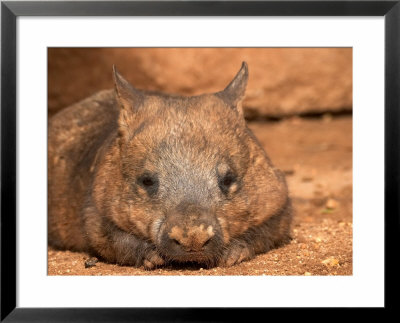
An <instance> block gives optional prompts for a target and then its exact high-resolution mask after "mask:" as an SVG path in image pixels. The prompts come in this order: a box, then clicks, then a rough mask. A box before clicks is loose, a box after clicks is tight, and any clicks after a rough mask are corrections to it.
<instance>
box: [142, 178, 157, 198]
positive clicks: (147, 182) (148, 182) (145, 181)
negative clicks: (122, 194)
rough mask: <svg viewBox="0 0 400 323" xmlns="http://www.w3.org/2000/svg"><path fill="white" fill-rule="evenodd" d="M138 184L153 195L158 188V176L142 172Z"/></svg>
mask: <svg viewBox="0 0 400 323" xmlns="http://www.w3.org/2000/svg"><path fill="white" fill-rule="evenodd" d="M138 184H139V185H140V186H142V187H143V188H144V189H145V190H146V191H147V193H148V194H149V195H154V194H155V193H156V192H157V190H158V178H157V176H156V175H151V174H144V175H142V176H140V177H139V178H138Z"/></svg>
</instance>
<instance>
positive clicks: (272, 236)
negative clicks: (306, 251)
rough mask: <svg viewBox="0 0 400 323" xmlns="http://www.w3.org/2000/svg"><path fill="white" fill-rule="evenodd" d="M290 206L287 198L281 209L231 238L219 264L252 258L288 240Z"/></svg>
mask: <svg viewBox="0 0 400 323" xmlns="http://www.w3.org/2000/svg"><path fill="white" fill-rule="evenodd" d="M291 218H292V208H291V203H290V200H288V201H287V202H286V204H285V206H284V207H283V208H282V210H281V211H280V212H279V213H278V214H276V215H274V216H272V217H271V218H269V219H268V220H266V221H265V222H264V223H262V224H261V225H259V226H257V227H252V228H250V229H249V230H247V231H246V232H245V233H244V234H243V235H242V236H240V237H238V238H237V239H234V240H232V242H231V243H230V244H229V245H228V246H227V247H226V249H225V251H224V253H223V256H222V257H221V259H220V261H219V263H218V264H219V266H222V267H230V266H233V265H235V264H238V263H240V262H242V261H245V260H249V259H252V258H254V256H255V255H256V254H259V253H263V252H267V251H269V250H270V249H272V248H274V247H278V246H280V245H282V244H284V243H287V242H288V241H290V239H291V238H290V221H291Z"/></svg>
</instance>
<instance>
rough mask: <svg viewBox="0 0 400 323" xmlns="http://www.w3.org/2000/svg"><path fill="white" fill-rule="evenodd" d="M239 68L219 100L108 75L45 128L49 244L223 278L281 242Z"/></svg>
mask: <svg viewBox="0 0 400 323" xmlns="http://www.w3.org/2000/svg"><path fill="white" fill-rule="evenodd" d="M247 78H248V72H247V65H246V64H245V63H244V64H243V66H242V68H241V70H240V71H239V73H238V75H237V76H236V77H235V78H234V80H233V81H232V82H231V83H230V84H229V85H228V86H227V88H226V89H225V90H224V91H221V92H219V93H216V94H204V95H200V96H195V97H179V96H168V95H164V94H155V93H148V92H144V91H139V90H137V89H134V88H133V87H132V86H131V85H130V84H129V83H128V82H127V81H126V80H124V79H123V78H122V76H120V75H119V74H118V72H116V71H114V79H115V91H103V92H100V93H98V94H96V95H94V96H92V97H90V98H88V99H86V100H84V101H82V102H80V103H78V104H76V105H74V106H71V107H69V108H67V109H65V110H63V111H62V112H60V113H58V114H57V115H55V116H54V117H53V118H52V119H51V120H50V121H49V152H48V175H49V181H48V185H49V206H48V207H49V244H50V245H53V246H55V247H58V248H64V249H72V250H85V251H88V252H91V253H93V254H94V255H96V256H98V257H101V258H103V259H104V260H106V261H109V262H116V263H119V264H124V265H133V266H141V265H144V266H145V268H148V269H152V268H154V267H156V266H160V265H162V264H164V263H165V262H167V261H179V262H186V261H195V262H200V263H204V264H206V265H209V266H214V265H226V266H230V265H233V264H235V263H238V262H241V261H243V260H246V259H250V258H252V257H254V255H255V254H257V253H261V252H266V251H268V250H269V249H270V248H273V247H275V246H278V245H280V244H281V243H284V242H286V241H287V240H288V239H289V231H290V222H291V208H290V201H289V198H288V191H287V186H286V182H285V179H284V177H283V175H282V173H281V172H280V171H279V170H278V169H276V168H275V167H274V166H273V165H272V163H271V161H270V160H269V158H268V156H267V155H266V153H265V152H264V150H263V149H262V148H261V146H260V144H259V143H258V142H257V140H256V138H255V137H254V135H253V134H252V133H251V131H250V130H249V129H248V128H247V126H246V124H245V121H244V118H243V112H242V107H241V102H242V99H243V97H244V92H245V87H246V83H247Z"/></svg>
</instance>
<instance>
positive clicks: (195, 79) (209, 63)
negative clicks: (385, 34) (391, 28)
mask: <svg viewBox="0 0 400 323" xmlns="http://www.w3.org/2000/svg"><path fill="white" fill-rule="evenodd" d="M242 61H247V63H248V65H249V83H248V87H247V92H246V99H245V101H244V108H245V114H246V116H247V117H250V118H251V117H257V116H261V117H284V116H290V115H298V114H306V113H325V112H342V111H351V109H352V49H351V48H50V49H49V50H48V67H49V69H48V77H49V78H48V99H49V101H48V105H49V115H52V114H54V113H55V112H57V111H59V110H60V109H62V108H64V107H66V106H68V105H70V104H72V103H74V102H76V101H79V100H81V99H83V98H85V97H86V96H89V95H91V94H93V93H94V92H96V91H98V90H101V89H106V88H111V87H112V86H113V83H112V65H113V64H115V65H116V66H117V68H118V70H119V72H120V73H121V74H122V75H123V76H124V77H125V78H126V79H127V80H129V81H130V82H131V83H132V84H133V85H134V86H135V87H138V88H142V89H148V90H158V91H164V92H169V93H174V94H182V95H194V94H201V93H205V92H216V91H219V90H222V89H223V88H224V87H225V86H226V85H227V84H228V83H229V82H230V80H231V79H232V78H233V77H234V75H235V74H236V72H237V71H238V70H239V68H240V66H241V63H242Z"/></svg>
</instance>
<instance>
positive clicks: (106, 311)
mask: <svg viewBox="0 0 400 323" xmlns="http://www.w3.org/2000/svg"><path fill="white" fill-rule="evenodd" d="M399 2H400V1H399V0H396V1H386V0H380V1H82V2H80V1H78V2H76V1H74V2H68V1H66V2H57V1H43V2H38V1H37V2H36V1H33V2H32V1H29V2H28V1H26V2H24V1H18V2H16V1H4V2H2V3H1V321H5V322H25V321H26V322H30V321H37V322H86V321H96V322H127V321H154V322H162V321H163V322H165V321H174V322H187V321H215V322H219V321H237V320H240V318H241V315H242V314H245V315H251V316H250V317H260V316H258V315H265V314H263V313H258V312H260V311H265V309H247V310H244V309H237V308H236V309H227V308H214V309H210V308H208V309H204V308H203V309H193V308H191V309H183V308H181V309H179V308H170V309H161V308H158V309H154V308H147V309H145V308H79V309H78V308H57V309H55V308H53V309H50V308H18V307H16V298H17V294H16V269H17V268H16V189H17V187H16V162H17V157H16V134H17V129H16V54H17V52H16V35H17V30H16V19H17V17H19V16H384V19H385V156H384V158H385V178H384V180H385V307H384V308H385V309H386V310H390V309H395V307H396V302H395V296H391V295H393V294H392V293H391V292H390V290H391V289H396V287H397V286H398V285H399V284H398V282H399V279H398V274H397V273H394V271H395V269H396V268H397V266H395V265H394V261H395V259H396V258H398V254H399V253H398V243H395V242H394V241H396V240H395V239H396V236H397V237H398V234H399V227H400V225H399V224H400V220H399V206H400V202H399V201H400V199H399V198H400V195H399V178H400V173H399V162H400V150H399V125H400V123H399V121H400V119H399V117H400V113H399V110H400V64H399V62H400V3H399ZM371 153H373V152H371ZM371 185H373V184H371ZM371 238H373V237H371ZM39 292H40V291H38V293H39ZM253 315H257V316H253Z"/></svg>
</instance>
